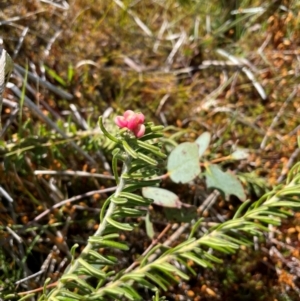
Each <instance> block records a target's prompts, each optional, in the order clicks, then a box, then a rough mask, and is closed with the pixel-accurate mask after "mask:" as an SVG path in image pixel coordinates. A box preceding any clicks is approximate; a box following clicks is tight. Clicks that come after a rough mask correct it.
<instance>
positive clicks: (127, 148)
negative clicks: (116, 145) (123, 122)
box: [122, 140, 138, 159]
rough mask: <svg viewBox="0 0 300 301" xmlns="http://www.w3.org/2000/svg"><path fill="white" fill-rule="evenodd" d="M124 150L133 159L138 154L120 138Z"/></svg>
mask: <svg viewBox="0 0 300 301" xmlns="http://www.w3.org/2000/svg"><path fill="white" fill-rule="evenodd" d="M122 144H123V147H124V149H125V151H126V152H127V153H128V154H129V155H130V156H131V157H132V158H134V159H136V158H138V154H137V153H136V152H135V151H134V150H133V149H132V148H131V147H130V146H129V144H128V143H127V141H126V140H122Z"/></svg>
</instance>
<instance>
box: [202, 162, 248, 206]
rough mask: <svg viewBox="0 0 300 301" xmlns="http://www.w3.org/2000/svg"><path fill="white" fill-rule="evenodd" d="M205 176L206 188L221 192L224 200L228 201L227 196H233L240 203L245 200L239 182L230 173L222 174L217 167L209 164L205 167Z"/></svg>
mask: <svg viewBox="0 0 300 301" xmlns="http://www.w3.org/2000/svg"><path fill="white" fill-rule="evenodd" d="M205 176H206V185H207V188H215V189H218V190H221V191H222V192H223V193H224V195H225V197H226V199H228V197H229V195H235V196H237V197H238V198H239V199H240V200H241V201H245V200H246V195H245V192H244V189H243V186H242V184H241V182H240V181H239V180H238V179H237V178H236V177H235V176H234V175H233V174H232V173H230V172H224V171H222V170H221V169H220V167H219V166H217V165H215V164H211V165H209V166H208V167H207V170H206V173H205Z"/></svg>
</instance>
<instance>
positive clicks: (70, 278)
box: [60, 274, 94, 292]
mask: <svg viewBox="0 0 300 301" xmlns="http://www.w3.org/2000/svg"><path fill="white" fill-rule="evenodd" d="M60 281H61V282H63V283H67V282H69V281H75V282H77V283H78V284H79V285H80V286H82V287H84V288H85V289H87V290H88V291H89V292H94V288H93V287H92V286H90V285H89V284H88V283H87V282H85V281H84V280H83V279H81V278H80V277H79V276H77V275H75V274H66V275H62V276H61V278H60Z"/></svg>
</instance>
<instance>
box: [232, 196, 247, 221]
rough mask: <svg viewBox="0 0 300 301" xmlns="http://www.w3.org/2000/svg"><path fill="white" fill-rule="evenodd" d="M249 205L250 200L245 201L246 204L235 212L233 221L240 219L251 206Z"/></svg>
mask: <svg viewBox="0 0 300 301" xmlns="http://www.w3.org/2000/svg"><path fill="white" fill-rule="evenodd" d="M249 204H250V200H247V201H245V202H244V203H243V204H242V205H241V206H240V207H239V208H238V210H237V211H236V212H235V214H234V216H233V218H232V219H236V218H239V217H240V216H241V214H242V212H243V211H244V210H245V208H246V207H247V206H249Z"/></svg>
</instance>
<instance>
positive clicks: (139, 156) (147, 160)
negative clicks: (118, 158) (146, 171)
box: [138, 153, 158, 166]
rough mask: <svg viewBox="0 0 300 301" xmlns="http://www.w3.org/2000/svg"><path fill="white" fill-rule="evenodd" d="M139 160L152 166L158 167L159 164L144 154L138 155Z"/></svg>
mask: <svg viewBox="0 0 300 301" xmlns="http://www.w3.org/2000/svg"><path fill="white" fill-rule="evenodd" d="M138 158H139V159H141V160H143V161H145V162H147V163H149V164H150V165H153V166H157V165H158V162H157V161H156V160H154V159H152V158H151V157H149V156H147V155H145V154H143V153H138Z"/></svg>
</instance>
